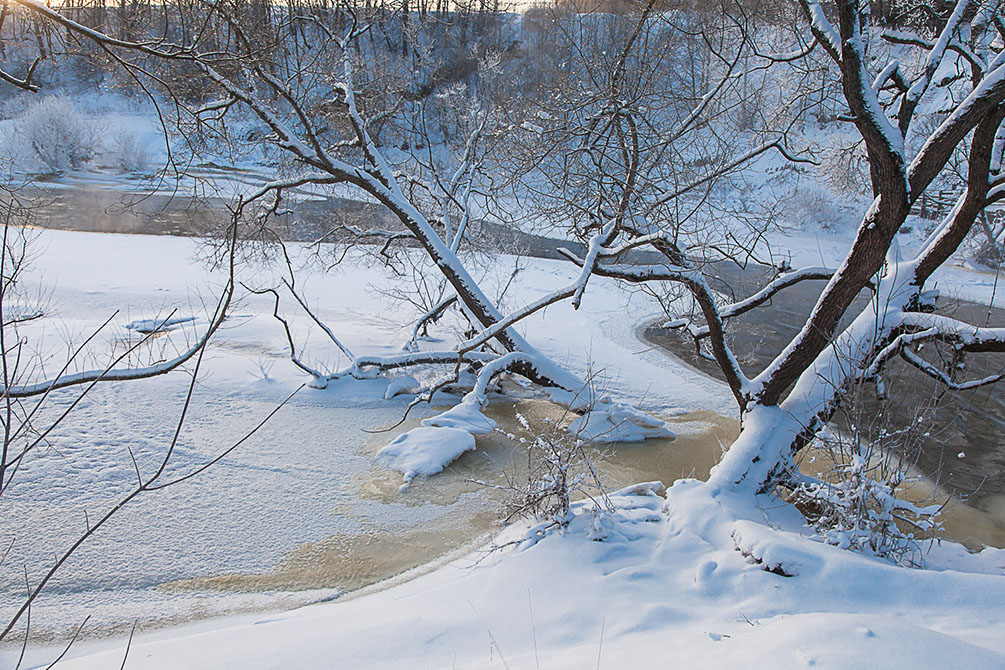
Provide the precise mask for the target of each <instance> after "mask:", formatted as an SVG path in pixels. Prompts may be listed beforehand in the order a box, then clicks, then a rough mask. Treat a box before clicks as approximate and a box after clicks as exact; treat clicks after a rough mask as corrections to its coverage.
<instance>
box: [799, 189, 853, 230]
mask: <svg viewBox="0 0 1005 670" xmlns="http://www.w3.org/2000/svg"><path fill="white" fill-rule="evenodd" d="M786 208H787V212H786V218H788V219H789V221H790V222H791V223H792V224H793V225H794V226H796V227H798V228H802V229H810V230H813V229H817V228H822V229H824V230H839V229H842V228H849V227H850V228H854V227H855V226H856V225H857V224H858V218H857V217H856V215H855V210H854V209H853V208H851V207H849V206H847V205H844V204H842V203H840V202H839V201H838V200H837V199H836V198H835V197H834V194H833V193H831V192H830V191H828V190H827V189H825V188H821V187H820V186H817V185H816V184H812V183H801V184H799V185H798V186H797V187H796V189H795V191H794V192H793V194H792V196H791V197H790V198H789V199H788V202H787V203H786Z"/></svg>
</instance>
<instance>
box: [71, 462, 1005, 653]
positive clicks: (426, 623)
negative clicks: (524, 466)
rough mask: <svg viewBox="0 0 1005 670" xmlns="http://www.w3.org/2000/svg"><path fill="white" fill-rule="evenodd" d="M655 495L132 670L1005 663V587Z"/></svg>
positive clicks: (784, 521)
mask: <svg viewBox="0 0 1005 670" xmlns="http://www.w3.org/2000/svg"><path fill="white" fill-rule="evenodd" d="M658 491H660V488H659V487H657V486H645V487H635V488H634V489H629V490H625V491H621V492H618V493H617V494H615V495H614V496H612V501H613V502H614V503H615V505H616V508H617V509H616V511H615V512H613V513H610V514H604V515H603V516H602V517H601V521H600V522H599V523H600V524H601V525H602V526H603V530H604V532H603V539H602V540H600V541H598V540H596V539H593V538H596V537H598V536H597V534H596V527H597V525H598V521H597V515H596V514H595V513H593V512H592V511H591V509H592V506H593V503H591V502H589V501H587V502H586V503H581V504H579V505H577V506H576V508H575V511H574V515H573V517H572V519H571V520H570V522H569V524H568V526H567V527H566V528H565V529H564V530H562V531H559V530H555V529H551V530H544V529H543V528H542V527H539V526H538V527H525V526H515V527H512V528H510V529H509V530H508V531H506V532H505V533H504V534H503V535H501V536H500V537H499V538H497V544H500V545H502V544H505V546H503V547H502V548H501V549H498V550H496V551H495V552H493V553H484V552H480V553H476V554H473V555H471V556H469V557H466V558H464V559H461V560H458V561H455V562H453V563H451V564H450V565H448V566H445V567H443V568H440V569H439V570H437V571H435V572H432V573H430V574H427V575H424V576H421V577H418V578H416V579H414V580H412V581H409V582H406V583H404V584H400V585H397V586H394V587H392V588H389V589H387V590H384V591H380V592H376V593H371V594H369V595H365V596H363V597H360V598H356V599H350V600H346V601H345V602H339V601H335V602H332V603H325V604H321V605H315V606H311V607H307V608H302V609H299V610H295V611H292V612H288V613H285V614H280V615H274V616H272V615H270V616H265V617H261V618H259V619H257V620H255V621H253V622H238V623H235V624H234V625H228V624H227V623H226V622H219V623H217V624H215V625H212V626H211V627H207V628H204V629H202V630H200V631H198V632H194V633H190V634H183V635H180V636H178V637H174V638H167V639H163V638H162V639H153V640H150V641H146V640H145V639H143V638H142V636H141V637H140V638H139V639H137V640H134V641H133V645H132V648H131V649H130V652H129V658H130V660H129V666H128V667H133V664H135V667H137V668H149V669H156V668H165V669H166V668H177V667H185V668H192V669H193V670H194V669H198V668H223V667H241V668H287V667H304V668H313V667H366V668H402V667H437V668H439V667H443V668H447V667H456V668H492V667H509V668H523V667H530V668H533V667H547V668H583V667H596V666H597V665H598V664H599V665H600V667H647V666H650V665H656V664H663V663H666V662H667V660H668V659H672V661H673V663H674V664H680V665H684V666H687V667H702V668H719V667H734V666H741V665H742V666H744V667H802V666H806V665H814V666H821V667H830V668H855V667H862V666H865V667H905V666H910V667H917V668H949V667H958V668H971V667H972V668H977V667H983V668H992V667H1001V666H1002V664H1003V663H1005V638H1003V636H1001V634H1000V633H1001V630H1002V626H1003V625H1005V613H1003V612H1002V610H1001V608H1000V603H1001V602H1002V598H1003V597H1005V579H1003V578H1002V577H1001V576H988V575H982V574H975V573H967V572H963V571H958V570H957V571H945V572H939V571H914V570H905V569H900V568H896V567H893V566H891V565H889V564H886V563H883V562H880V561H876V560H872V559H869V558H866V557H862V556H859V555H855V554H851V553H849V552H844V551H841V550H839V549H836V548H834V547H830V546H827V545H823V544H820V543H816V542H810V541H807V540H806V539H804V538H800V537H799V536H798V535H797V534H795V533H794V532H793V531H792V530H790V526H791V519H789V518H786V515H785V514H778V513H777V511H776V510H777V505H774V504H773V503H772V501H771V500H770V499H765V500H764V501H763V502H764V503H765V506H764V507H763V508H762V509H761V510H751V512H754V513H755V514H757V515H758V516H761V515H762V514H763V515H766V517H767V519H768V520H769V521H770V522H771V523H773V524H774V525H775V526H776V528H768V527H767V526H765V525H764V523H763V521H764V519H763V518H762V519H758V520H757V521H756V522H755V521H753V520H750V519H736V518H735V516H734V515H735V513H736V509H735V508H734V507H733V501H731V500H730V499H729V498H728V497H718V498H717V497H715V496H712V495H710V493H709V491H708V487H707V486H704V485H702V484H700V483H699V482H696V481H693V480H681V481H679V482H678V483H677V484H675V485H674V486H673V487H671V488H670V489H669V490H668V491H667V492H666V497H665V498H664V497H663V496H662V495H659V494H658V493H657V492H658ZM747 507H749V505H748V506H747ZM737 537H739V539H736V538H737ZM738 549H739V550H738ZM743 552H748V555H745V554H744V553H743ZM752 557H753V558H752ZM996 560H997V561H998V564H999V566H1001V564H1002V561H1003V560H1005V556H1003V555H1002V553H1001V552H999V553H998V555H997V559H996ZM757 561H762V562H761V563H758V562H757ZM768 562H776V563H778V564H781V565H785V566H787V567H789V568H790V569H791V568H792V567H793V566H798V575H796V576H793V577H785V576H782V575H780V574H776V573H774V572H770V571H768V570H766V569H765V567H766V565H765V564H766V563H768ZM999 569H1000V568H999ZM122 654H123V643H121V642H120V643H119V644H118V645H117V646H116V647H115V648H112V649H109V650H107V651H104V652H101V653H98V654H95V655H92V656H88V657H85V658H78V659H75V660H73V661H71V662H69V663H67V664H66V666H65V667H67V668H69V669H71V670H90V669H92V668H94V669H97V668H106V667H109V666H114V664H115V663H116V662H120V661H121V658H122Z"/></svg>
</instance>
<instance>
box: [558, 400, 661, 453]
mask: <svg viewBox="0 0 1005 670" xmlns="http://www.w3.org/2000/svg"><path fill="white" fill-rule="evenodd" d="M569 432H570V433H572V434H574V435H577V436H579V437H581V438H582V439H584V440H589V441H591V442H642V441H643V440H647V439H649V438H653V437H674V433H673V431H671V430H670V429H669V428H667V425H666V424H665V423H664V422H663V421H661V420H659V419H657V418H656V417H654V416H652V415H650V414H646V413H645V412H642V411H640V410H637V409H635V408H634V407H632V406H630V405H626V404H625V403H623V402H613V401H612V400H611V399H610V398H609V397H607V396H604V397H603V398H601V399H600V400H599V401H597V403H596V404H594V406H593V409H592V410H590V411H589V412H587V413H586V414H584V415H583V416H581V417H579V418H578V419H576V420H575V421H573V422H572V424H571V425H570V426H569Z"/></svg>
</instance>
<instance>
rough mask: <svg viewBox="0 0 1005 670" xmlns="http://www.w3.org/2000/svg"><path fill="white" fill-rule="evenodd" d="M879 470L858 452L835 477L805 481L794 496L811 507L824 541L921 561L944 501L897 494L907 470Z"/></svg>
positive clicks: (911, 561) (897, 559)
mask: <svg viewBox="0 0 1005 670" xmlns="http://www.w3.org/2000/svg"><path fill="white" fill-rule="evenodd" d="M879 471H880V468H879V467H877V466H876V465H875V464H873V465H870V463H869V461H868V460H866V459H865V458H863V457H862V456H860V455H857V454H856V455H855V456H853V457H852V461H851V463H847V464H841V465H837V466H835V468H834V469H833V470H832V471H831V473H829V474H830V479H831V481H816V482H812V483H804V484H802V485H800V486H799V488H797V489H796V491H795V492H794V496H793V497H794V499H795V501H796V502H797V504H799V505H800V506H801V507H802V508H803V509H806V510H812V511H811V512H809V513H808V515H807V516H808V517H809V521H810V522H811V524H812V525H813V527H814V529H815V530H816V531H817V533H818V535H819V536H820V537H821V538H822V539H823V541H824V542H826V543H828V544H833V545H835V546H837V547H840V548H841V549H850V550H852V551H858V552H861V553H864V554H870V555H873V556H878V557H880V558H886V559H890V560H893V561H894V562H896V563H899V564H901V565H908V566H920V565H921V560H920V556H921V542H923V541H924V540H926V539H928V538H929V537H931V535H932V534H933V533H934V532H935V531H937V530H938V529H939V527H940V522H939V520H938V516H939V513H940V512H941V511H942V506H941V505H936V504H932V505H916V504H915V503H912V502H910V501H908V500H904V499H902V498H900V497H898V496H899V494H900V491H899V490H898V489H899V488H900V486H901V485H902V484H903V483H904V481H905V479H906V478H905V474H904V473H903V472H899V471H895V472H890V473H884V474H880V472H879ZM902 526H904V527H905V528H902ZM906 528H912V529H914V530H906Z"/></svg>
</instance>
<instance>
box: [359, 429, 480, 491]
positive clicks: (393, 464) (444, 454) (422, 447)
mask: <svg viewBox="0 0 1005 670" xmlns="http://www.w3.org/2000/svg"><path fill="white" fill-rule="evenodd" d="M474 448H475V438H474V436H473V435H472V434H471V433H470V432H469V431H467V430H462V429H460V428H450V427H444V426H420V427H418V428H413V429H412V430H410V431H408V432H407V433H404V434H402V435H399V436H398V437H396V438H394V439H393V440H391V442H390V443H389V444H388V445H387V446H386V447H384V448H382V449H381V450H380V451H379V452H377V460H378V461H379V462H381V463H383V464H384V465H386V466H387V467H389V468H393V469H394V470H398V471H399V472H401V473H402V474H403V475H404V476H405V483H406V484H407V483H411V481H412V480H413V479H415V478H416V477H417V476H419V475H424V476H428V475H435V474H436V473H437V472H441V471H442V470H443V468H444V467H446V465H447V464H449V463H451V462H452V461H454V460H456V459H457V457H458V456H460V455H461V454H463V453H464V452H465V451H469V450H471V449H474Z"/></svg>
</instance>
